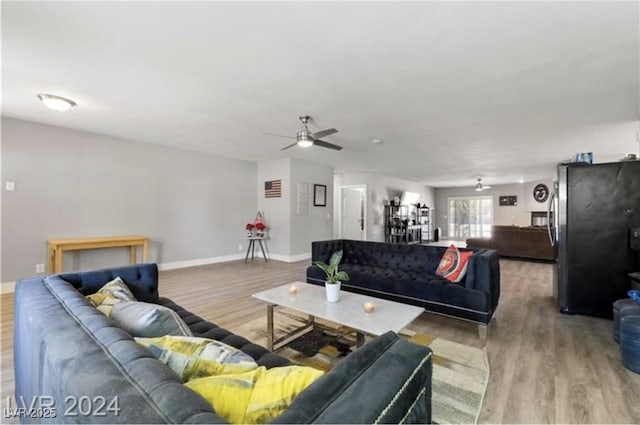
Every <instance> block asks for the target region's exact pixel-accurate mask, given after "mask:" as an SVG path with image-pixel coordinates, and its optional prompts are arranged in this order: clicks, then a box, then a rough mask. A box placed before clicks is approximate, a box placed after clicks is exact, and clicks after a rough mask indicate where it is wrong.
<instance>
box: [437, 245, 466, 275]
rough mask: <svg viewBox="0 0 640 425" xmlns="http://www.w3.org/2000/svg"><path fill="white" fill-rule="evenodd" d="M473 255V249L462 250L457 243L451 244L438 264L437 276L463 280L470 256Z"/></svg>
mask: <svg viewBox="0 0 640 425" xmlns="http://www.w3.org/2000/svg"><path fill="white" fill-rule="evenodd" d="M472 255H473V252H471V251H466V252H463V251H460V250H458V248H457V247H456V246H455V245H453V244H452V245H451V246H449V248H447V250H446V251H445V252H444V254H442V259H441V260H440V263H439V264H438V268H437V270H436V276H441V277H444V278H445V279H447V280H448V281H449V282H455V283H458V282H460V281H462V279H463V278H464V276H465V274H466V272H467V264H468V262H469V258H471V256H472Z"/></svg>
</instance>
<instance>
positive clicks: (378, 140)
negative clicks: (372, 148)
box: [371, 139, 384, 145]
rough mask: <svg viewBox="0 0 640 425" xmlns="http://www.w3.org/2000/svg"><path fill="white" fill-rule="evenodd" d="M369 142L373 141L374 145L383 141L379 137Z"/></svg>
mask: <svg viewBox="0 0 640 425" xmlns="http://www.w3.org/2000/svg"><path fill="white" fill-rule="evenodd" d="M371 143H373V144H374V145H381V144H382V143H384V142H383V141H382V140H380V139H372V140H371Z"/></svg>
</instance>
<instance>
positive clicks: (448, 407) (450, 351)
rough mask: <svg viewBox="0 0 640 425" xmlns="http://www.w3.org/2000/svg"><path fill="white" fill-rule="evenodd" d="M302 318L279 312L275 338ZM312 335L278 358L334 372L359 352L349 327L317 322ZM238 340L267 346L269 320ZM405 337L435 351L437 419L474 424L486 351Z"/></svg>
mask: <svg viewBox="0 0 640 425" xmlns="http://www.w3.org/2000/svg"><path fill="white" fill-rule="evenodd" d="M302 321H303V319H302V318H301V317H299V316H298V315H296V314H295V313H290V312H289V311H288V310H285V311H278V310H276V313H275V318H274V323H275V329H276V337H278V336H280V335H284V334H285V333H288V332H289V331H291V330H292V329H295V328H297V327H299V326H300V325H301V324H302ZM317 325H318V326H317V327H316V328H315V329H314V330H313V331H311V332H310V333H309V334H306V335H304V336H302V337H301V338H299V339H297V340H295V341H293V342H291V343H289V344H287V345H286V346H285V347H283V348H281V349H279V350H277V353H278V354H280V355H282V356H284V357H286V358H288V359H290V360H291V361H293V362H295V363H297V364H302V365H306V366H311V367H315V368H317V369H322V370H325V371H328V370H330V369H331V368H332V367H333V366H334V365H335V364H336V363H337V362H339V361H340V360H341V359H342V358H343V357H345V356H346V355H348V354H349V353H350V352H351V351H352V350H354V349H355V348H354V347H355V337H354V335H353V334H352V333H351V332H350V331H349V329H347V328H344V327H336V326H335V325H332V324H330V323H327V322H323V321H321V320H317ZM233 331H234V332H235V333H237V334H238V335H242V336H244V337H245V338H247V339H249V340H251V341H253V342H255V343H256V344H261V345H266V342H267V327H266V319H265V318H258V319H255V320H252V321H250V322H247V323H245V324H244V325H242V326H240V327H234V328H233ZM402 336H403V337H405V338H407V339H408V340H409V341H411V342H413V343H415V344H418V345H424V346H429V347H430V348H431V350H433V378H432V401H431V406H432V420H433V421H434V422H437V423H439V424H469V423H472V424H475V423H477V422H478V416H479V415H480V410H481V409H482V401H483V398H484V394H485V392H486V389H487V383H488V381H489V363H488V361H487V355H486V351H485V350H483V349H480V348H476V347H471V346H468V345H463V344H458V343H456V342H453V341H448V340H446V339H442V338H437V337H433V336H430V335H425V334H421V333H416V332H412V331H409V330H407V331H406V332H405V331H403V333H402Z"/></svg>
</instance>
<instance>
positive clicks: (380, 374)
mask: <svg viewBox="0 0 640 425" xmlns="http://www.w3.org/2000/svg"><path fill="white" fill-rule="evenodd" d="M118 276H119V277H121V278H122V279H123V280H124V282H125V283H126V284H127V286H128V287H129V289H131V291H132V292H133V295H134V296H135V298H136V299H137V300H139V301H144V302H147V303H156V304H162V305H164V306H166V307H169V308H171V309H172V310H173V311H175V312H177V313H178V315H179V316H180V317H181V318H182V319H183V320H184V322H185V323H186V324H187V325H188V326H189V328H190V329H191V331H192V333H193V334H194V336H200V337H207V338H213V339H216V340H220V341H222V342H225V343H227V344H229V345H232V346H234V347H236V348H239V349H241V350H242V351H244V352H245V353H247V354H249V355H250V356H251V357H253V358H254V359H255V360H256V362H257V363H258V364H259V365H261V366H266V367H267V368H273V367H278V366H285V365H289V364H290V362H289V360H287V359H286V358H284V357H282V356H280V355H278V354H274V353H271V352H269V351H267V350H266V349H265V348H263V347H261V346H259V345H256V344H253V343H251V342H250V341H248V340H246V339H245V338H243V337H241V336H238V335H234V334H233V333H231V332H229V331H228V330H225V329H222V328H220V327H218V326H216V325H215V324H213V323H210V322H207V321H205V320H203V319H202V318H200V317H198V316H196V315H193V314H191V313H189V312H188V311H187V310H185V309H184V308H182V307H180V306H178V305H177V304H175V303H174V302H172V301H171V300H168V299H166V298H161V297H159V294H158V269H157V267H156V265H155V264H146V265H136V266H128V267H122V268H114V269H108V270H98V271H91V272H83V273H68V274H62V275H53V276H47V277H32V278H26V279H20V280H19V281H18V282H17V284H16V293H15V322H14V365H15V400H21V401H22V402H23V403H26V404H27V405H28V406H29V405H31V403H35V404H34V406H35V407H36V408H38V407H39V408H40V410H38V409H36V410H34V411H32V412H31V413H32V414H31V415H22V417H21V421H22V422H23V423H41V422H58V423H223V420H222V419H221V418H220V417H219V416H217V415H216V414H215V412H214V410H213V409H212V407H211V405H210V404H208V403H207V402H206V401H205V400H204V399H203V398H201V397H200V396H199V395H198V394H196V393H195V392H193V391H192V390H190V389H189V388H187V387H186V386H184V385H183V382H182V381H181V379H180V377H179V376H178V375H177V374H176V373H174V372H173V371H172V370H171V369H170V368H169V367H167V366H166V365H165V364H164V363H162V362H160V361H159V360H157V359H156V358H155V357H153V356H152V354H151V353H150V352H149V351H148V350H147V349H146V348H144V347H142V346H140V345H138V344H137V343H136V342H135V341H134V340H133V338H132V336H131V335H130V334H129V333H127V332H126V331H124V330H123V329H121V328H120V327H118V326H117V325H116V324H115V322H113V321H112V320H111V319H109V318H107V317H106V316H105V315H104V314H103V313H101V312H100V311H99V310H97V309H96V308H95V307H94V306H93V305H92V304H91V303H90V302H88V301H87V300H86V299H85V295H88V294H91V293H94V292H96V291H97V290H98V289H99V288H101V287H102V286H103V285H104V284H105V283H107V282H109V281H111V280H112V279H114V278H115V277H118ZM202 296H203V297H206V296H207V294H203V295H202ZM265 326H266V323H265ZM431 370H432V369H431V350H430V349H429V348H427V347H421V346H417V345H414V344H411V343H409V342H407V341H405V340H403V339H400V338H398V336H397V335H396V334H394V333H391V332H389V333H387V334H384V335H382V336H380V337H378V338H376V339H374V340H372V341H371V342H369V343H368V344H366V345H365V346H363V347H362V348H360V349H358V350H356V351H355V352H353V353H352V354H350V355H348V356H347V357H346V358H345V359H344V360H342V361H341V362H340V363H339V364H338V365H337V366H336V367H334V368H333V370H332V371H331V372H330V373H327V374H326V375H325V376H323V377H322V378H320V379H319V380H317V381H316V382H314V383H313V384H311V386H309V387H308V388H307V389H306V390H304V391H303V392H302V393H301V394H299V395H298V397H297V398H296V399H295V400H294V401H293V404H292V405H291V406H290V407H289V408H288V409H287V410H286V411H285V412H284V413H283V414H282V415H281V416H279V417H277V418H276V420H275V422H278V423H373V422H375V421H378V422H395V423H398V422H399V421H401V420H404V421H405V422H409V423H428V422H430V421H431ZM390 371H392V373H390ZM114 400H115V403H116V404H117V408H118V409H117V411H116V409H115V408H113V407H114V406H113V403H114ZM78 402H79V403H78ZM103 402H106V403H108V404H106V405H103V404H102V403H103ZM74 403H76V404H75V406H74ZM109 406H111V407H112V409H108V407H109ZM99 407H101V409H100V410H98V408H99ZM45 408H46V409H47V410H44V409H45ZM51 408H53V409H54V411H53V414H54V415H55V417H52V410H51ZM44 416H48V417H44Z"/></svg>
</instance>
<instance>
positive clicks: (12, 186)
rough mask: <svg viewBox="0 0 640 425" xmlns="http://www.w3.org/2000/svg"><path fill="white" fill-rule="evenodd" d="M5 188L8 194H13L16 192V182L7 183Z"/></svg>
mask: <svg viewBox="0 0 640 425" xmlns="http://www.w3.org/2000/svg"><path fill="white" fill-rule="evenodd" d="M4 188H5V190H6V191H7V192H13V191H14V190H16V182H6V183H5V184H4Z"/></svg>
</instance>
